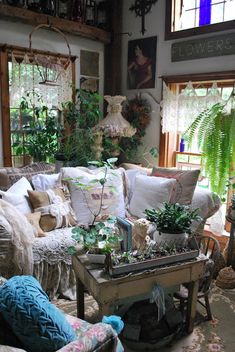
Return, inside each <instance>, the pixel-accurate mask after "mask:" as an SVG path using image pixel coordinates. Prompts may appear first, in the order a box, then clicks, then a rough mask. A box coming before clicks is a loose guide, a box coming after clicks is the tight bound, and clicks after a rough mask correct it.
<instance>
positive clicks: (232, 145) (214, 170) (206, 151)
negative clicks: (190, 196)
mask: <svg viewBox="0 0 235 352" xmlns="http://www.w3.org/2000/svg"><path fill="white" fill-rule="evenodd" d="M225 105H226V104H221V103H217V104H215V105H213V106H212V107H211V108H210V109H207V110H205V111H203V112H202V113H200V114H199V115H198V117H197V118H196V119H195V121H194V122H193V123H192V124H191V125H190V126H189V128H188V129H187V131H186V132H185V135H187V136H188V143H189V146H190V145H191V144H192V140H193V138H194V137H195V136H197V139H198V147H199V150H200V151H201V153H202V164H203V168H204V170H205V173H206V175H207V176H208V178H209V180H210V185H211V189H212V191H213V192H216V193H217V194H218V195H219V196H222V195H223V194H224V192H225V189H226V183H227V180H228V178H229V176H232V175H231V173H233V174H234V164H235V138H234V136H235V110H234V109H231V112H230V113H227V112H226V111H225Z"/></svg>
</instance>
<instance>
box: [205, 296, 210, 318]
mask: <svg viewBox="0 0 235 352" xmlns="http://www.w3.org/2000/svg"><path fill="white" fill-rule="evenodd" d="M204 299H205V305H206V312H207V319H208V320H212V314H211V307H210V302H209V297H208V294H206V295H205V297H204Z"/></svg>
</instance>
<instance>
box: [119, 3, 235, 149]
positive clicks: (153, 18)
mask: <svg viewBox="0 0 235 352" xmlns="http://www.w3.org/2000/svg"><path fill="white" fill-rule="evenodd" d="M133 3H134V1H133V0H125V1H123V4H124V5H123V6H124V8H123V29H122V32H132V36H131V37H128V36H127V35H124V36H123V41H122V50H123V51H122V52H123V56H122V94H123V95H126V96H128V97H133V96H134V95H135V94H136V93H137V92H138V91H137V90H128V89H127V50H128V41H129V40H134V39H141V38H146V37H151V36H157V56H156V58H157V60H156V83H155V89H149V90H148V91H149V92H151V94H152V95H153V96H154V97H155V98H156V100H157V101H160V100H161V88H162V80H161V79H160V78H159V77H160V76H163V75H180V74H192V73H206V72H220V71H229V70H234V69H235V67H234V59H235V55H227V56H220V57H212V58H206V59H199V60H189V61H181V62H171V44H172V43H173V42H177V41H182V40H189V39H190V38H185V39H180V40H174V41H169V40H168V41H165V40H164V36H165V0H158V2H157V3H156V4H155V5H153V6H152V10H151V12H150V13H148V14H147V15H146V16H145V23H146V30H147V31H146V32H145V34H144V36H142V34H141V33H140V30H141V18H140V17H136V16H135V13H134V12H131V11H129V8H130V6H131V5H132V4H133ZM234 31H235V30H234ZM228 32H232V31H231V30H230V31H228ZM221 33H223V34H225V33H226V32H225V31H223V32H221ZM215 34H216V33H212V34H210V35H215ZM217 35H218V32H217ZM204 36H205V35H204ZM208 36H209V34H206V37H208ZM194 37H195V38H202V37H203V36H202V35H200V36H194ZM144 91H146V90H143V92H144ZM140 92H141V90H140ZM146 97H147V96H146ZM150 102H151V101H150ZM153 110H154V112H153V113H152V122H151V124H150V126H149V127H148V129H147V133H146V136H145V138H144V143H145V146H147V147H148V146H149V147H151V146H157V147H158V146H159V136H160V116H159V106H156V104H154V106H153Z"/></svg>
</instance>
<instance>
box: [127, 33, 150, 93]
mask: <svg viewBox="0 0 235 352" xmlns="http://www.w3.org/2000/svg"><path fill="white" fill-rule="evenodd" d="M156 55H157V37H155V36H154V37H148V38H141V39H135V40H130V41H129V42H128V60H127V61H128V63H127V89H148V88H155V76H156Z"/></svg>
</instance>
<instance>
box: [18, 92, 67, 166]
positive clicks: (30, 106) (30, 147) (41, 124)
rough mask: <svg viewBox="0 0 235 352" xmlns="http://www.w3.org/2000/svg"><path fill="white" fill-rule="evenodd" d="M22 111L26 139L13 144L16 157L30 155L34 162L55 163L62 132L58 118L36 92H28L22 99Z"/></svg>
mask: <svg viewBox="0 0 235 352" xmlns="http://www.w3.org/2000/svg"><path fill="white" fill-rule="evenodd" d="M35 102H36V103H35ZM20 111H21V115H22V119H23V120H25V123H24V124H23V128H22V133H23V134H24V138H22V137H21V138H18V140H16V142H15V143H14V144H13V148H14V149H13V150H14V151H15V153H16V155H22V154H28V155H31V156H32V157H33V159H34V161H48V162H54V161H55V159H54V155H55V153H56V152H57V150H58V146H59V139H60V137H61V131H62V125H61V124H60V123H59V121H58V117H57V116H55V114H53V112H52V110H50V109H49V108H48V107H47V106H46V105H45V104H44V102H43V99H42V97H41V96H40V94H38V93H37V92H35V91H28V92H27V93H26V94H25V96H23V97H22V98H21V102H20Z"/></svg>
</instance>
